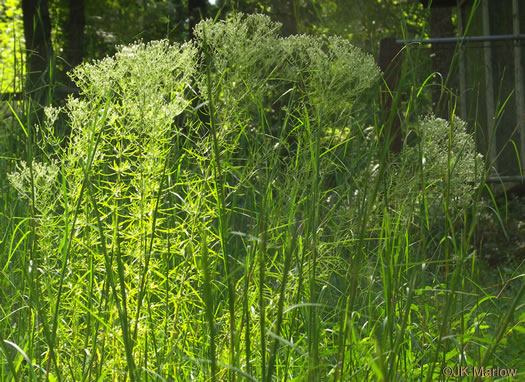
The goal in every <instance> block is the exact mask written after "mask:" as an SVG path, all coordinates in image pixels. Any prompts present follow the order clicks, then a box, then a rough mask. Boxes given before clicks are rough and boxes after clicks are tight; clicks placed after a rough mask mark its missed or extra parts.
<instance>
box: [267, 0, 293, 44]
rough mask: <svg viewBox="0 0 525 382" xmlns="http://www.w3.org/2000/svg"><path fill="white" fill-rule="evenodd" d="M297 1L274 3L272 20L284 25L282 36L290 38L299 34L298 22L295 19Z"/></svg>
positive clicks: (275, 1)
mask: <svg viewBox="0 0 525 382" xmlns="http://www.w3.org/2000/svg"><path fill="white" fill-rule="evenodd" d="M294 2H295V0H274V1H272V8H273V11H272V13H271V17H272V19H274V20H275V21H279V22H280V23H282V24H283V26H282V28H281V34H282V35H283V36H290V35H294V34H297V20H296V19H295V4H294Z"/></svg>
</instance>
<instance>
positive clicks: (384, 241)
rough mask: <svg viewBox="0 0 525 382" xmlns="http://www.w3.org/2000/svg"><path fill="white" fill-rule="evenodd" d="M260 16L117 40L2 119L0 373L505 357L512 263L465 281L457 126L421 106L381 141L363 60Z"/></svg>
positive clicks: (482, 361)
mask: <svg viewBox="0 0 525 382" xmlns="http://www.w3.org/2000/svg"><path fill="white" fill-rule="evenodd" d="M278 29H279V26H278V25H277V24H274V23H273V22H271V21H270V20H269V19H268V18H266V17H263V16H242V15H236V16H232V17H230V18H229V19H228V20H226V21H223V22H217V23H213V22H211V21H204V22H201V23H200V24H199V25H198V26H197V28H196V30H195V36H196V40H195V41H194V42H192V43H188V44H186V45H181V46H179V45H170V44H168V43H167V42H165V41H159V42H152V43H149V44H143V43H137V44H135V45H131V46H124V47H120V48H119V49H118V52H117V53H116V55H115V56H113V57H109V58H106V59H103V60H100V61H97V62H94V63H92V64H83V65H81V66H80V67H78V68H77V69H75V70H74V71H73V73H72V78H73V80H74V81H75V82H76V84H77V86H78V87H80V88H81V89H82V94H81V96H80V97H79V98H78V99H73V98H71V99H69V101H68V102H67V104H66V105H65V106H64V107H63V108H59V109H52V108H49V109H47V110H46V115H47V121H46V123H44V124H42V125H40V126H35V127H34V128H33V127H31V126H27V125H25V126H24V122H23V121H22V120H20V124H21V127H22V128H23V130H24V131H25V132H26V136H27V140H28V142H29V143H28V145H29V146H28V150H26V151H27V154H26V155H25V158H24V160H21V161H19V162H17V163H16V168H15V169H9V168H8V165H7V163H8V162H7V161H6V160H4V161H3V162H2V166H5V170H6V173H7V172H9V176H8V178H9V182H10V184H9V185H7V183H3V184H2V187H4V188H3V190H5V192H3V196H2V204H3V207H2V215H1V220H0V224H1V227H2V231H3V234H2V238H1V240H2V241H1V245H0V269H1V272H2V277H1V279H0V280H1V281H0V282H1V283H2V285H1V292H0V302H1V304H0V305H1V307H2V308H1V309H2V315H1V319H0V336H1V337H0V353H1V358H0V359H1V364H2V368H1V369H0V370H1V379H2V380H16V381H22V380H24V381H25V380H51V381H92V380H97V381H102V380H131V381H143V380H152V381H154V380H161V381H162V380H165V381H171V380H173V381H191V380H196V381H204V380H212V381H214V380H221V381H222V380H225V381H233V380H254V381H271V380H278V381H287V380H288V381H303V380H309V381H320V380H334V381H348V380H358V381H362V380H383V381H394V380H400V381H402V380H422V379H425V380H435V379H441V378H442V379H446V378H447V377H446V376H445V375H444V374H443V370H444V369H443V368H444V367H446V366H448V367H453V368H454V370H455V368H456V367H458V366H460V367H461V366H463V367H464V366H469V367H478V368H480V367H485V368H487V370H492V369H488V368H491V367H499V368H500V369H505V368H514V369H517V371H518V372H521V373H523V372H524V371H525V370H521V369H520V366H524V365H523V361H521V360H522V359H523V351H524V348H523V346H522V345H519V344H522V342H523V336H524V333H523V330H522V329H521V322H522V321H523V320H524V319H525V312H524V310H523V307H522V306H521V305H519V304H520V303H521V300H520V299H521V296H522V294H523V290H522V288H521V287H520V286H519V285H517V284H519V283H520V282H521V281H520V278H519V277H518V274H515V275H514V276H516V277H515V280H514V281H512V288H510V287H508V288H506V289H505V290H502V285H499V289H493V288H492V287H490V286H487V285H485V284H484V282H483V281H484V279H485V278H486V274H485V272H490V270H485V271H484V270H483V268H482V266H480V265H479V263H480V260H479V250H480V249H479V248H477V247H476V246H474V240H473V235H474V233H475V231H476V224H477V216H478V213H479V210H480V208H481V205H482V204H481V202H480V190H481V188H482V187H483V179H484V171H485V170H484V168H485V166H484V163H483V160H482V157H481V155H479V154H477V153H476V150H475V147H474V143H473V142H474V141H473V139H472V136H471V135H470V134H468V133H467V131H466V126H465V124H464V123H463V122H462V121H460V120H458V119H457V118H455V117H453V116H452V118H451V119H450V120H449V121H445V120H443V119H439V118H435V117H433V116H420V117H419V119H418V122H417V123H413V124H412V125H411V128H410V131H407V135H410V137H407V139H406V140H405V144H404V148H403V150H402V151H401V153H400V154H399V155H393V154H392V153H390V152H389V150H388V144H387V143H386V142H387V141H388V139H389V137H388V134H387V131H388V126H385V125H384V124H382V123H381V122H380V118H379V117H378V116H377V115H375V113H374V111H375V110H377V109H378V106H377V101H376V98H377V97H376V93H377V88H378V86H379V85H380V77H381V74H380V71H379V69H378V68H377V67H376V65H375V63H374V61H373V59H372V58H371V57H369V56H367V55H365V54H363V53H362V52H361V51H359V50H358V49H356V48H355V47H353V46H351V45H350V44H349V43H348V42H347V41H345V40H344V39H341V38H336V37H330V38H321V37H311V36H292V37H288V38H281V37H279V35H278ZM416 101H417V99H415V100H414V101H413V102H416ZM411 117H412V116H411ZM407 118H408V117H407ZM64 121H66V122H64ZM60 123H67V124H68V126H69V129H70V133H69V134H68V135H67V136H65V137H64V136H61V135H60V134H58V133H57V131H61V130H60V129H58V128H57V125H58V124H60ZM9 163H12V162H9ZM515 283H516V285H515ZM509 285H510V284H509ZM520 288H521V289H520ZM510 289H512V293H509V290H510ZM514 344H517V345H514ZM509 349H513V350H511V351H509Z"/></svg>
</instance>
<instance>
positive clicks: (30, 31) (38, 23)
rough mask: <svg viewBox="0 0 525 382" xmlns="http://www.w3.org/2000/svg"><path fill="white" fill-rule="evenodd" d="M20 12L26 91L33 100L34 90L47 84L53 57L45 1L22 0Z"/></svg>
mask: <svg viewBox="0 0 525 382" xmlns="http://www.w3.org/2000/svg"><path fill="white" fill-rule="evenodd" d="M22 12H23V20H24V36H25V39H26V71H27V73H28V76H27V86H26V87H27V89H26V90H27V91H28V92H29V93H30V94H31V97H32V98H33V99H35V98H36V96H37V94H36V93H37V92H36V90H37V89H41V88H43V87H44V86H45V85H47V84H48V83H49V75H50V71H49V69H50V59H51V57H52V56H53V47H52V45H51V23H50V21H49V9H48V6H47V0H22ZM38 93H40V92H38Z"/></svg>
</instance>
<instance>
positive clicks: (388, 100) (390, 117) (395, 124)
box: [378, 37, 403, 153]
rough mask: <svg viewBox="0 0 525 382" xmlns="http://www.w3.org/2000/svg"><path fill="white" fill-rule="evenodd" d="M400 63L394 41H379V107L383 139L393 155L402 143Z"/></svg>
mask: <svg viewBox="0 0 525 382" xmlns="http://www.w3.org/2000/svg"><path fill="white" fill-rule="evenodd" d="M401 63H402V54H401V46H400V45H399V44H397V43H396V39H395V38H392V37H389V38H384V39H383V40H381V43H380V46H379V59H378V64H379V68H380V69H381V71H382V72H383V79H384V87H383V88H382V89H381V106H382V108H383V111H384V115H385V118H384V126H385V137H386V138H387V140H388V142H389V145H390V151H391V152H393V153H399V152H400V151H401V147H402V143H403V141H402V134H401V120H400V119H399V114H398V111H397V107H398V105H399V98H400V97H399V94H398V92H397V88H398V86H399V80H400V77H401Z"/></svg>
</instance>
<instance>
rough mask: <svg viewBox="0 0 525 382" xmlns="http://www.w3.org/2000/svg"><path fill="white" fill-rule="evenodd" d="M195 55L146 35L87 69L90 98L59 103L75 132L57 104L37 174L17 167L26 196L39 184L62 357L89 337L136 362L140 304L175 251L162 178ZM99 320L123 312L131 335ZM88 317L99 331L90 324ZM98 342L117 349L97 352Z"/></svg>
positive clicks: (83, 69)
mask: <svg viewBox="0 0 525 382" xmlns="http://www.w3.org/2000/svg"><path fill="white" fill-rule="evenodd" d="M195 54H196V52H195V49H194V48H193V47H192V46H191V45H183V46H176V45H175V46H173V45H170V44H168V43H167V42H166V41H158V42H151V43H148V44H143V43H137V44H134V45H130V46H121V47H119V48H118V51H117V53H116V54H115V55H114V56H113V57H108V58H104V59H102V60H100V61H96V62H94V63H92V64H83V65H81V66H79V67H78V68H76V69H75V70H74V71H73V72H72V74H71V76H72V78H73V80H74V81H75V83H76V85H77V86H78V87H79V88H80V89H81V96H80V97H79V98H78V99H75V98H70V99H69V100H68V102H67V105H66V106H65V108H64V109H63V110H60V111H62V112H64V113H66V114H67V118H68V119H69V124H70V127H71V133H70V135H69V137H67V138H66V140H65V141H64V142H57V140H56V137H54V136H53V129H52V122H53V120H54V119H56V117H57V115H58V112H59V110H56V109H54V110H53V109H48V110H47V114H48V117H49V118H48V119H49V120H48V124H47V125H46V126H45V128H44V127H43V128H42V129H43V130H44V134H43V135H44V137H45V140H46V142H44V144H43V145H42V146H43V147H44V151H47V152H45V156H44V158H47V161H46V162H35V163H33V164H32V174H33V175H32V176H31V174H30V171H29V166H28V165H27V164H25V163H21V164H20V166H19V171H17V172H15V173H13V174H10V180H11V182H12V184H13V185H14V186H15V187H16V188H17V189H18V190H19V191H20V193H21V194H22V195H23V196H24V197H25V198H26V199H28V200H31V199H32V189H34V196H35V207H36V214H35V217H36V227H37V228H36V233H37V239H35V241H36V243H37V252H38V254H39V255H38V260H39V263H40V264H39V269H40V272H41V273H40V276H39V278H40V284H41V285H43V291H42V292H43V296H42V297H44V301H45V310H44V312H45V314H46V316H48V319H49V322H50V323H51V324H50V327H49V330H50V331H51V338H48V341H49V340H50V339H51V340H53V337H54V341H53V342H54V343H48V344H47V346H45V348H48V347H49V348H50V353H46V354H47V357H50V358H55V359H54V360H53V361H55V362H56V364H57V365H59V364H60V362H61V361H60V359H61V357H62V356H63V357H66V358H69V357H71V355H74V357H73V359H74V358H75V356H76V357H78V359H83V358H84V359H85V357H86V354H82V353H81V352H79V349H82V348H83V347H85V346H86V344H84V343H83V341H84V340H86V339H87V338H90V336H93V337H92V338H91V340H90V341H93V342H92V343H91V344H90V345H89V346H88V347H89V348H90V349H91V351H92V352H95V354H94V355H92V356H91V357H93V358H94V359H95V362H94V363H93V360H91V363H92V364H94V365H96V364H97V362H101V359H97V358H98V357H102V359H104V358H107V359H108V360H107V361H102V362H107V367H108V368H110V369H113V368H114V369H115V370H116V369H117V368H119V367H123V366H122V364H121V363H122V359H121V360H119V355H122V354H124V351H125V352H126V353H127V356H128V359H127V362H128V363H131V362H132V360H131V359H130V358H129V357H130V356H131V351H132V343H133V337H135V338H137V337H140V336H142V335H143V333H141V327H143V326H144V325H143V324H144V323H145V322H146V321H145V320H143V319H142V315H143V312H142V311H141V309H140V306H141V304H142V303H143V301H145V300H148V301H149V298H150V296H148V294H149V292H152V291H153V290H150V286H152V285H158V283H159V282H160V281H159V280H158V273H156V271H157V268H158V266H159V263H160V262H161V261H162V256H161V255H162V254H163V253H165V252H166V251H168V247H167V246H168V241H167V239H166V237H167V235H168V233H169V232H168V231H169V227H167V226H166V224H165V219H166V216H167V215H168V214H169V213H170V209H172V208H173V206H168V205H166V203H165V196H166V194H167V192H168V191H169V190H168V186H167V183H166V181H165V179H166V177H167V176H168V175H169V172H170V171H171V168H172V167H171V166H170V165H168V160H169V158H170V155H173V156H175V157H176V156H177V155H180V154H181V153H180V152H173V151H176V150H171V148H172V146H173V145H172V143H173V141H174V137H176V136H177V135H178V134H179V132H180V127H179V126H175V125H174V119H175V117H176V116H177V115H179V114H180V113H182V112H183V111H184V109H185V108H186V107H187V105H188V104H189V102H190V101H189V98H188V96H187V94H188V92H187V87H188V84H189V83H190V81H191V78H192V76H193V75H194V73H195ZM53 143H55V144H53ZM80 296H84V297H80ZM148 304H149V303H148ZM115 306H117V307H118V309H117V310H115V309H112V308H111V307H115ZM150 309H151V307H150ZM150 314H151V311H150ZM95 317H97V318H98V320H102V321H103V322H105V324H104V325H108V324H109V325H112V324H111V323H112V322H114V321H115V320H118V322H119V325H118V326H119V327H120V328H121V329H122V332H121V333H120V334H119V332H120V330H117V331H116V332H115V331H113V330H110V331H109V332H107V333H105V334H102V335H101V336H99V334H98V333H97V331H98V330H102V329H101V328H100V329H98V325H99V324H100V323H99V324H96V319H95ZM137 320H142V322H141V325H138V326H137V322H138V321H137ZM58 321H59V322H60V324H58ZM86 326H87V327H88V328H89V330H94V332H92V333H90V334H89V335H88V333H85V328H86ZM94 328H97V329H94ZM53 331H55V333H53ZM102 331H103V330H102ZM82 333H84V334H82ZM85 336H87V337H85ZM107 336H109V337H107ZM82 338H84V339H82ZM42 341H43V339H42ZM101 341H110V343H111V342H113V343H114V344H113V345H115V344H116V345H117V346H116V347H115V349H117V351H116V352H115V353H114V354H96V352H97V344H100V343H101ZM88 342H89V341H88ZM123 344H125V345H126V346H122V345H123ZM53 347H58V348H57V349H53ZM49 348H48V349H49ZM102 349H103V346H102ZM121 351H122V354H120V352H121ZM53 352H54V353H53ZM57 354H58V355H57Z"/></svg>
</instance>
